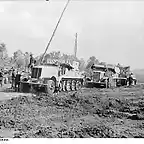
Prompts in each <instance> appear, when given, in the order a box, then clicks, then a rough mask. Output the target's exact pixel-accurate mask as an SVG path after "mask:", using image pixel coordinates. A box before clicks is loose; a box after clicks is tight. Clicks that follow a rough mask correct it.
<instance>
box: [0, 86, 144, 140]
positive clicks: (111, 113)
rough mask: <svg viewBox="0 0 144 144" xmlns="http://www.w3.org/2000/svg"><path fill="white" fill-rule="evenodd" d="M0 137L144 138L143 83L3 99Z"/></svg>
mask: <svg viewBox="0 0 144 144" xmlns="http://www.w3.org/2000/svg"><path fill="white" fill-rule="evenodd" d="M5 93H6V92H5ZM6 94H9V95H10V94H12V93H6ZM0 137H8V138H89V137H94V138H133V137H134V138H143V137H144V85H138V86H135V87H131V88H124V87H121V88H116V89H96V88H93V89H87V88H84V89H82V90H81V91H78V92H70V93H60V94H58V95H54V96H51V95H44V94H43V95H37V96H36V95H26V94H19V96H18V97H13V98H11V99H6V100H1V101H0Z"/></svg>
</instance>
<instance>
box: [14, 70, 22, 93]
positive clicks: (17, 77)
mask: <svg viewBox="0 0 144 144" xmlns="http://www.w3.org/2000/svg"><path fill="white" fill-rule="evenodd" d="M20 80H21V74H20V72H19V71H17V74H16V77H15V91H16V92H19V91H20Z"/></svg>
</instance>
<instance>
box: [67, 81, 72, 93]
mask: <svg viewBox="0 0 144 144" xmlns="http://www.w3.org/2000/svg"><path fill="white" fill-rule="evenodd" d="M66 90H67V91H71V81H67V83H66Z"/></svg>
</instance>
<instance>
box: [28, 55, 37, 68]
mask: <svg viewBox="0 0 144 144" xmlns="http://www.w3.org/2000/svg"><path fill="white" fill-rule="evenodd" d="M35 63H36V61H35V59H34V58H33V55H32V54H30V63H29V65H28V68H29V69H32V68H33V66H34V64H35Z"/></svg>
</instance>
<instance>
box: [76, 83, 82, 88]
mask: <svg viewBox="0 0 144 144" xmlns="http://www.w3.org/2000/svg"><path fill="white" fill-rule="evenodd" d="M80 88H81V83H80V82H79V81H77V82H76V90H79V89H80Z"/></svg>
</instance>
